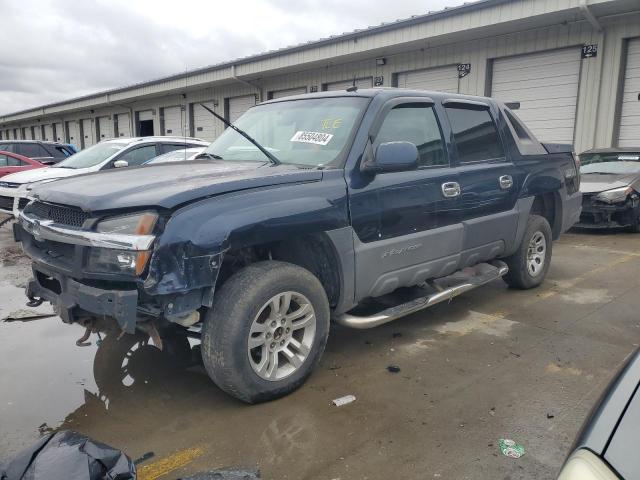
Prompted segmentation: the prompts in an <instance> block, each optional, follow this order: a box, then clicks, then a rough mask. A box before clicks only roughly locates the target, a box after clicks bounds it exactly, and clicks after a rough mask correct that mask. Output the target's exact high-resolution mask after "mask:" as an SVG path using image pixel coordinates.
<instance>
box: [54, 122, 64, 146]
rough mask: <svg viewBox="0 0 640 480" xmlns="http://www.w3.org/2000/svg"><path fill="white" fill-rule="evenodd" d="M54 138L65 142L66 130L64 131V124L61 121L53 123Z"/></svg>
mask: <svg viewBox="0 0 640 480" xmlns="http://www.w3.org/2000/svg"><path fill="white" fill-rule="evenodd" d="M53 140H54V141H56V142H63V143H64V132H63V131H62V124H61V123H54V124H53Z"/></svg>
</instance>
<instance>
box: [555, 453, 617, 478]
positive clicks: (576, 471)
mask: <svg viewBox="0 0 640 480" xmlns="http://www.w3.org/2000/svg"><path fill="white" fill-rule="evenodd" d="M606 478H617V476H616V475H615V474H614V473H613V472H612V471H611V470H610V469H609V467H608V466H607V465H606V464H605V463H604V462H603V461H602V460H600V459H599V458H598V457H596V456H595V455H594V454H593V453H591V452H590V451H588V450H578V451H577V452H575V453H574V454H573V455H571V457H570V458H569V460H568V461H567V463H566V464H565V466H564V467H563V468H562V471H561V472H560V475H559V476H558V480H602V479H606Z"/></svg>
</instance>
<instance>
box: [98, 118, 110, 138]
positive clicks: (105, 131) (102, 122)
mask: <svg viewBox="0 0 640 480" xmlns="http://www.w3.org/2000/svg"><path fill="white" fill-rule="evenodd" d="M96 122H97V127H96V132H97V135H98V137H99V138H98V142H101V141H102V140H107V139H109V138H113V120H111V117H109V116H108V115H105V116H103V117H98V118H96Z"/></svg>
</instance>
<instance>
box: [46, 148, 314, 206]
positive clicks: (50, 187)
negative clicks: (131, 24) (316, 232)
mask: <svg viewBox="0 0 640 480" xmlns="http://www.w3.org/2000/svg"><path fill="white" fill-rule="evenodd" d="M189 163H190V165H189V166H188V167H186V166H185V162H172V163H160V164H157V165H146V166H144V167H133V168H122V169H113V170H108V171H102V172H97V173H90V174H87V175H82V176H79V177H75V178H70V179H66V180H60V181H57V182H53V183H50V184H43V185H41V186H37V187H35V188H34V190H33V194H34V196H35V197H37V198H39V199H40V200H42V201H46V202H51V203H58V204H63V205H73V206H77V207H80V208H82V209H83V210H85V211H104V210H115V209H122V208H144V207H154V206H155V207H161V208H174V207H176V206H178V205H181V204H184V203H188V202H191V201H194V200H198V199H201V198H205V197H209V196H213V195H219V194H222V193H228V192H233V191H238V190H246V189H250V188H258V187H265V186H271V185H281V184H286V183H298V182H311V181H318V180H320V179H321V178H322V172H321V171H319V170H303V169H300V168H297V167H295V166H291V165H280V166H277V167H273V166H265V165H264V163H258V162H224V161H212V160H203V161H194V162H189Z"/></svg>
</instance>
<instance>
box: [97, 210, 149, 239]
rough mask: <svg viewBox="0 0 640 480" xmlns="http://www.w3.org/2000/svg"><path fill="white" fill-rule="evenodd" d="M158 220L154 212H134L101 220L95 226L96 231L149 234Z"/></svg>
mask: <svg viewBox="0 0 640 480" xmlns="http://www.w3.org/2000/svg"><path fill="white" fill-rule="evenodd" d="M157 221H158V215H157V214H156V213H154V212H143V213H134V214H132V215H121V216H119V217H110V218H106V219H105V220H102V221H100V222H99V223H98V225H97V226H96V232H100V233H119V234H126V235H150V234H151V233H152V232H153V227H155V225H156V222H157Z"/></svg>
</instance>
